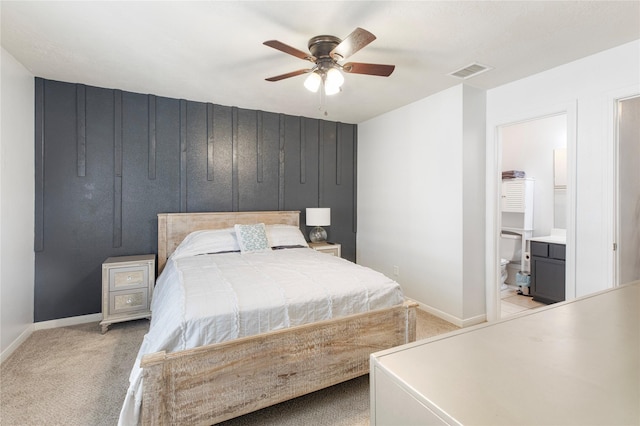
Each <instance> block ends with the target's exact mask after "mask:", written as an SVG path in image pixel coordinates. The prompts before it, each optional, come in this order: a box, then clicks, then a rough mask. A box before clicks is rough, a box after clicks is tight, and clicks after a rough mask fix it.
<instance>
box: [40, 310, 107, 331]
mask: <svg viewBox="0 0 640 426" xmlns="http://www.w3.org/2000/svg"><path fill="white" fill-rule="evenodd" d="M96 321H102V313H99V314H90V315H81V316H79V317H69V318H60V319H55V320H50V321H41V322H36V323H34V324H33V327H34V330H47V329H49V328H58V327H68V326H70V325H78V324H86V323H89V322H96Z"/></svg>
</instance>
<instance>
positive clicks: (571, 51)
mask: <svg viewBox="0 0 640 426" xmlns="http://www.w3.org/2000/svg"><path fill="white" fill-rule="evenodd" d="M0 4H1V18H2V33H1V36H2V39H1V40H2V46H3V47H4V48H5V49H6V50H7V51H8V52H9V53H11V54H12V55H13V56H14V57H15V58H16V59H17V60H18V61H19V62H21V63H22V64H23V65H24V66H25V67H26V68H27V69H28V70H29V71H31V72H32V73H33V74H34V75H35V76H38V77H43V78H47V79H53V80H60V81H67V82H74V83H84V84H88V85H93V86H100V87H108V88H118V89H122V90H127V91H132V92H139V93H152V94H156V95H159V96H167V97H172V98H181V99H189V100H195V101H202V102H212V103H215V104H221V105H228V106H238V107H241V108H248V109H258V110H264V111H274V112H280V113H285V114H291V115H302V116H307V117H316V118H323V117H324V116H323V115H322V114H321V111H320V109H319V106H320V96H319V95H318V94H312V93H311V92H308V91H307V90H306V89H304V87H303V82H304V78H305V77H304V76H298V77H293V78H290V79H287V80H282V81H280V82H274V83H272V82H267V81H265V78H266V77H271V76H274V75H279V74H283V73H286V72H289V71H294V70H297V69H301V68H308V67H309V65H310V64H309V62H306V61H303V60H300V59H298V58H295V57H293V56H290V55H287V54H285V53H282V52H279V51H277V50H275V49H272V48H269V47H266V46H264V45H263V44H262V42H263V41H266V40H271V39H276V40H279V41H281V42H283V43H285V44H288V45H290V46H293V47H295V48H297V49H299V50H303V51H307V42H308V40H309V38H311V37H313V36H315V35H320V34H330V35H335V36H337V37H340V38H344V37H346V36H347V35H348V34H349V33H351V31H353V30H354V29H355V28H356V27H362V28H365V29H367V30H369V31H370V32H372V33H373V34H375V35H376V36H377V40H375V41H373V42H372V43H371V44H370V45H368V46H367V47H365V48H364V49H362V50H361V51H359V52H357V53H356V54H354V55H353V56H352V57H351V58H349V60H352V61H355V62H370V63H382V64H394V65H396V69H395V71H394V73H393V74H392V75H391V76H390V77H388V78H385V77H373V76H367V75H355V74H347V75H346V77H345V78H346V81H345V84H344V86H343V91H342V92H341V93H339V94H337V95H335V96H332V97H329V98H327V100H326V109H327V111H328V115H327V116H326V118H327V119H329V120H332V121H342V122H347V123H360V122H362V121H365V120H367V119H370V118H372V117H375V116H377V115H379V114H382V113H385V112H387V111H390V110H393V109H396V108H398V107H400V106H403V105H406V104H409V103H411V102H414V101H416V100H419V99H422V98H425V97H427V96H429V95H431V94H433V93H436V92H439V91H441V90H444V89H447V88H449V87H451V86H454V85H457V84H460V83H461V82H462V80H460V79H457V78H454V77H452V76H449V75H448V74H449V73H451V72H453V71H455V70H457V69H459V68H462V67H464V66H466V65H469V64H471V63H473V62H478V63H481V64H483V65H488V66H490V67H493V69H492V70H491V71H488V72H485V73H483V74H481V75H478V76H476V77H472V78H470V79H468V80H466V82H467V83H468V84H470V85H472V86H475V87H479V88H484V89H490V88H493V87H496V86H500V85H502V84H505V83H508V82H511V81H514V80H517V79H520V78H523V77H525V76H528V75H531V74H534V73H538V72H540V71H543V70H547V69H550V68H553V67H555V66H558V65H561V64H564V63H567V62H570V61H573V60H575V59H578V58H581V57H584V56H587V55H590V54H593V53H596V52H599V51H602V50H605V49H608V48H611V47H614V46H618V45H621V44H623V43H626V42H629V41H632V40H636V39H640V1H568V2H561V1H548V2H547V1H524V2H511V1H409V2H400V1H298V2H281V1H261V2H249V1H196V2H184V1H180V2H178V1H173V2H172V1H164V2H160V1H139V2H123V1H107V2H104V1H101V2H94V1H84V2H80V1H75V2H73V1H45V2H34V1H5V0H3V1H2V2H1V3H0Z"/></svg>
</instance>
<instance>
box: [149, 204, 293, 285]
mask: <svg viewBox="0 0 640 426" xmlns="http://www.w3.org/2000/svg"><path fill="white" fill-rule="evenodd" d="M236 223H237V224H244V225H246V224H252V223H264V224H265V225H275V224H282V225H293V226H297V227H300V212H299V211H265V212H215V213H159V214H158V275H160V272H162V270H163V269H164V265H165V264H166V263H167V259H168V258H169V256H171V253H173V252H174V250H175V249H176V248H177V247H178V245H179V244H180V243H181V242H182V240H184V238H185V237H186V236H187V235H189V234H190V233H192V232H193V231H200V230H203V229H224V228H231V227H233V225H235V224H236Z"/></svg>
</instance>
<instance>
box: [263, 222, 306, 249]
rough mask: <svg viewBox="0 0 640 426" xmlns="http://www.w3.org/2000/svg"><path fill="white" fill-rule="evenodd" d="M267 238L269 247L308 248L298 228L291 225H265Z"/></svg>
mask: <svg viewBox="0 0 640 426" xmlns="http://www.w3.org/2000/svg"><path fill="white" fill-rule="evenodd" d="M267 238H269V245H270V246H271V247H288V246H302V247H309V244H307V240H305V239H304V236H303V235H302V232H300V228H298V227H297V226H293V225H267Z"/></svg>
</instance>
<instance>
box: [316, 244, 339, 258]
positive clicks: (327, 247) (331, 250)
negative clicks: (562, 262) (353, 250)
mask: <svg viewBox="0 0 640 426" xmlns="http://www.w3.org/2000/svg"><path fill="white" fill-rule="evenodd" d="M309 247H311V248H312V249H314V250H316V251H319V252H322V253H327V254H330V255H332V256H337V257H341V256H342V254H341V245H340V244H338V243H327V242H323V243H309Z"/></svg>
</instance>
